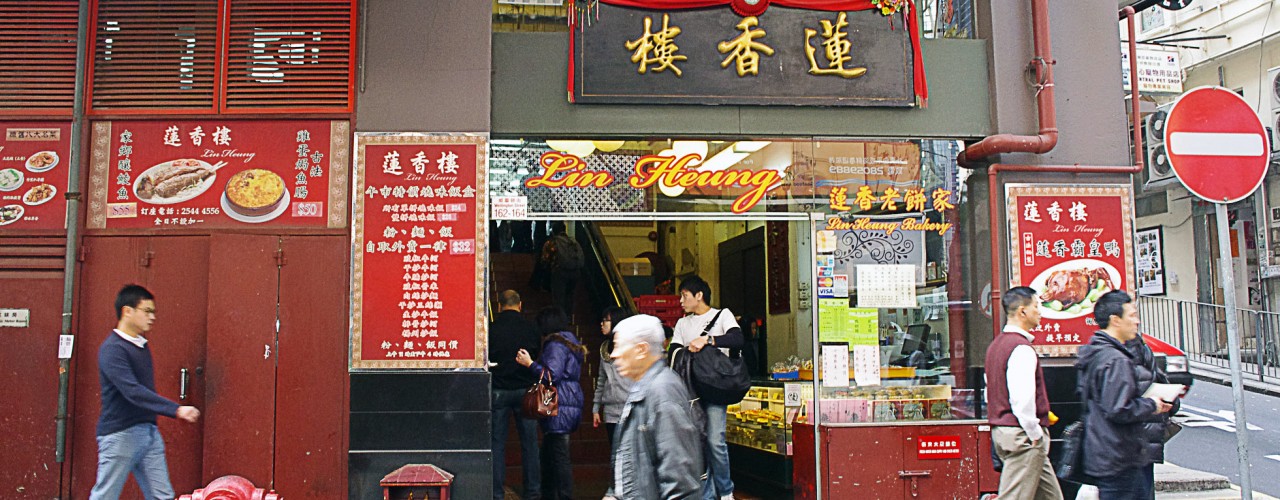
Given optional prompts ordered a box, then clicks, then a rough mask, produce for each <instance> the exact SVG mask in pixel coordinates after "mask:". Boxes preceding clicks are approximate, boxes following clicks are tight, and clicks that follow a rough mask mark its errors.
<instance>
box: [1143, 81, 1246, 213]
mask: <svg viewBox="0 0 1280 500" xmlns="http://www.w3.org/2000/svg"><path fill="white" fill-rule="evenodd" d="M1164 144H1165V149H1166V151H1167V152H1168V154H1169V164H1170V165H1171V166H1172V167H1173V172H1174V173H1175V174H1177V176H1178V180H1180V181H1182V184H1183V185H1184V186H1186V187H1187V189H1188V190H1190V191H1191V193H1192V194H1194V195H1196V196H1199V197H1201V198H1204V199H1205V200H1207V201H1211V202H1214V203H1232V202H1236V201H1240V200H1242V199H1244V198H1245V197H1246V196H1249V194H1250V193H1253V191H1254V190H1255V189H1258V186H1259V185H1261V184H1262V178H1263V177H1264V176H1266V174H1267V162H1268V161H1269V159H1270V158H1269V157H1270V152H1269V151H1268V150H1267V149H1268V148H1267V135H1266V129H1264V128H1263V126H1262V120H1260V119H1258V115H1257V114H1254V112H1253V109H1252V108H1250V107H1249V104H1248V103H1246V102H1245V101H1244V99H1243V98H1241V97H1240V96H1239V95H1236V93H1235V92H1232V91H1231V90H1229V89H1225V88H1222V87H1198V88H1195V89H1192V90H1191V91H1189V92H1187V93H1185V94H1182V96H1180V97H1178V100H1177V101H1176V102H1174V103H1173V108H1171V109H1170V110H1169V117H1168V119H1167V120H1166V122H1165V129H1164Z"/></svg>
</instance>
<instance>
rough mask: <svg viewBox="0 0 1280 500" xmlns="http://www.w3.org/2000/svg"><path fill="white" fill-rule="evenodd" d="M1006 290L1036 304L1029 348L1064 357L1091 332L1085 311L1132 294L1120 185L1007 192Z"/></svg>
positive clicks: (1127, 208)
mask: <svg viewBox="0 0 1280 500" xmlns="http://www.w3.org/2000/svg"><path fill="white" fill-rule="evenodd" d="M1005 190H1006V198H1005V200H1006V203H1007V211H1008V213H1007V216H1008V220H1009V237H1010V242H1009V243H1010V244H1009V248H1010V253H1011V255H1010V259H1011V260H1010V262H1012V265H1011V266H1010V267H1011V268H1012V273H1011V279H1010V283H1011V286H1028V287H1031V288H1032V289H1034V290H1035V291H1036V294H1037V300H1038V301H1039V302H1040V316H1041V319H1040V326H1039V327H1038V328H1036V330H1035V331H1033V332H1031V333H1033V334H1035V337H1036V339H1035V342H1034V344H1035V347H1036V350H1037V351H1038V352H1040V353H1041V354H1044V355H1049V356H1071V355H1074V354H1075V352H1076V350H1077V349H1078V348H1079V347H1080V346H1081V345H1083V344H1086V343H1088V342H1089V339H1090V338H1091V337H1093V332H1095V331H1097V330H1098V326H1097V323H1096V322H1095V321H1094V318H1093V305H1094V303H1095V302H1096V301H1097V299H1098V297H1099V296H1101V295H1102V294H1103V293H1106V292H1109V291H1111V290H1124V291H1127V292H1129V293H1133V283H1134V279H1133V277H1134V274H1133V259H1132V257H1133V236H1132V235H1133V207H1132V200H1133V192H1132V191H1131V189H1130V187H1129V186H1125V185H1078V186H1061V185H1025V184H1021V185H1013V184H1011V185H1008V186H1006V188H1005Z"/></svg>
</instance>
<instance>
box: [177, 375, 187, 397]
mask: <svg viewBox="0 0 1280 500" xmlns="http://www.w3.org/2000/svg"><path fill="white" fill-rule="evenodd" d="M179 380H180V381H181V382H179V385H178V399H181V400H183V401H185V400H186V399H187V369H186V368H183V369H182V376H181V378H180V379H179Z"/></svg>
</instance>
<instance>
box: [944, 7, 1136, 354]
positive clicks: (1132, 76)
mask: <svg viewBox="0 0 1280 500" xmlns="http://www.w3.org/2000/svg"><path fill="white" fill-rule="evenodd" d="M1044 1H1045V0H1035V1H1034V3H1033V4H1032V6H1033V10H1032V13H1033V17H1035V15H1034V13H1035V9H1034V6H1036V5H1039V4H1040V3H1041V2H1044ZM1120 16H1121V17H1122V18H1125V19H1127V20H1128V24H1129V88H1130V89H1132V90H1131V91H1130V95H1131V97H1130V99H1129V100H1130V103H1129V104H1130V106H1131V108H1130V110H1131V111H1130V116H1129V119H1130V122H1131V123H1132V125H1133V165H1129V166H1110V167H1109V166H1084V165H1006V164H999V163H997V164H993V165H991V166H990V167H987V178H988V182H987V185H988V186H990V192H988V193H987V198H988V202H989V205H990V206H989V211H990V216H991V221H990V226H991V227H990V233H991V315H992V318H996V317H997V316H996V314H998V312H999V311H1000V310H1002V309H1003V307H1002V306H1001V300H1000V298H1001V292H1000V290H1001V287H1002V285H1001V283H1002V282H1003V280H1002V279H1001V277H1000V233H999V232H998V231H997V228H999V227H1000V219H998V218H997V216H998V215H999V214H1001V213H1003V212H1002V211H1001V210H1000V203H999V199H1000V194H999V192H997V191H996V186H997V183H996V177H997V176H998V174H999V173H1000V172H1061V173H1071V174H1124V175H1133V174H1136V173H1138V172H1140V171H1142V166H1143V161H1142V148H1141V147H1140V146H1141V144H1142V126H1141V123H1139V116H1138V96H1139V95H1140V93H1139V92H1138V58H1137V57H1136V55H1137V53H1138V51H1137V47H1138V43H1137V38H1136V36H1137V33H1136V29H1135V27H1134V21H1133V16H1134V10H1133V7H1125V8H1124V9H1121V10H1120ZM1037 22H1038V21H1037ZM1037 29H1038V28H1037ZM1046 30H1047V27H1046ZM1045 37H1046V43H1047V42H1048V40H1047V37H1048V35H1047V34H1046V35H1045ZM1038 39H1039V38H1038V37H1037V40H1038ZM1037 45H1038V44H1037ZM1038 51H1039V49H1038V48H1037V53H1038ZM1050 85H1052V80H1050ZM1047 90H1049V92H1050V93H1051V94H1050V97H1052V87H1050V88H1049V89H1047ZM1052 104H1053V103H1052V100H1050V103H1049V105H1050V107H1049V112H1051V113H1052V111H1053V108H1052ZM1041 111H1042V112H1043V108H1042V110H1041ZM1042 116H1043V115H1042ZM1042 123H1048V124H1050V125H1053V124H1054V122H1053V118H1052V117H1050V119H1049V120H1048V121H1047V122H1045V121H1043V120H1042ZM996 137H1000V136H992V137H988V138H987V139H986V140H983V141H982V142H986V141H987V140H990V139H993V138H996ZM1057 138H1058V135H1057V129H1054V132H1053V140H1054V141H1055V142H1056V141H1057ZM982 142H979V143H978V144H974V146H978V145H979V144H981V143H982ZM1050 147H1052V146H1050ZM1018 151H1019V152H1027V153H1032V152H1035V151H1022V150H1018ZM966 152H968V150H966ZM1004 152H1012V151H1004ZM991 330H992V332H991V333H992V335H993V336H996V335H1000V331H1001V330H1002V325H1001V324H1000V322H999V321H994V320H993V321H992V322H991Z"/></svg>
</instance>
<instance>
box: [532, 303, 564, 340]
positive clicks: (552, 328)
mask: <svg viewBox="0 0 1280 500" xmlns="http://www.w3.org/2000/svg"><path fill="white" fill-rule="evenodd" d="M536 321H537V323H538V332H539V333H541V334H543V335H548V334H552V333H557V332H567V331H572V329H570V328H569V316H568V315H567V314H565V313H564V309H561V308H559V307H558V306H548V307H544V308H542V310H541V311H538V317H537V318H536Z"/></svg>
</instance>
